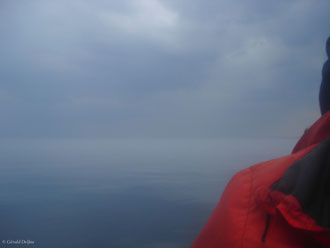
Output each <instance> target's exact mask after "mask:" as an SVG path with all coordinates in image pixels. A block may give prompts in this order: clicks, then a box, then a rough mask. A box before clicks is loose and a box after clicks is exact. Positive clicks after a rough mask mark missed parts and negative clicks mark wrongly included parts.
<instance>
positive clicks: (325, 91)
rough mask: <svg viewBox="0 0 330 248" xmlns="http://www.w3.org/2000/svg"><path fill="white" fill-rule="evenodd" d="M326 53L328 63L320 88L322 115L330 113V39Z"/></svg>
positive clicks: (326, 62) (323, 72) (325, 64)
mask: <svg viewBox="0 0 330 248" xmlns="http://www.w3.org/2000/svg"><path fill="white" fill-rule="evenodd" d="M325 49H326V52H327V55H328V59H327V61H325V63H324V65H323V69H322V83H321V87H320V94H319V100H320V108H321V114H322V115H323V114H325V113H326V112H328V111H330V62H329V57H330V37H329V38H328V40H327V43H326V48H325Z"/></svg>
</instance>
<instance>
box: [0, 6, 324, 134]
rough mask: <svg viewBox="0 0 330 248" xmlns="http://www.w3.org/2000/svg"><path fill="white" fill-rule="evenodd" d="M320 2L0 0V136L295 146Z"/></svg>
mask: <svg viewBox="0 0 330 248" xmlns="http://www.w3.org/2000/svg"><path fill="white" fill-rule="evenodd" d="M329 9H330V2H329V1H325V0H317V1H298V0H297V1H284V0H283V1H261V0H258V1H243V0H241V1H232V0H228V1H218V0H217V1H215V0H208V1H203V0H189V1H188V0H179V1H178V0H176V1H174V0H167V1H161V0H134V1H133V0H131V1H126V0H122V1H106V0H93V1H87V0H81V1H73V0H72V1H65V0H57V1H50V0H2V1H1V3H0V32H1V39H0V53H1V59H0V113H1V115H0V137H2V138H27V137H31V138H56V137H60V138H112V137H116V138H118V137H123V138H127V137H146V138H166V137H170V138H176V137H177V138H190V137H191V138H212V137H214V138H221V137H295V136H299V135H300V134H301V133H302V132H303V130H304V129H305V128H306V127H308V126H309V125H311V124H312V123H313V122H314V121H315V120H316V118H318V117H319V116H320V113H319V107H318V90H319V85H320V82H321V68H322V65H323V62H324V61H325V58H326V55H325V41H326V39H327V37H328V36H329V35H330V29H329V23H330V15H329Z"/></svg>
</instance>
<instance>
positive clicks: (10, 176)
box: [0, 139, 296, 248]
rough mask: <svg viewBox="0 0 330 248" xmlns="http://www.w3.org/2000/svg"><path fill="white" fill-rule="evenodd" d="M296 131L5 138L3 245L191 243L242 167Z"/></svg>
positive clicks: (164, 247)
mask: <svg viewBox="0 0 330 248" xmlns="http://www.w3.org/2000/svg"><path fill="white" fill-rule="evenodd" d="M295 142H296V139H268V140H267V139H262V140H261V139H254V140H252V139H249V140H248V139H245V140H243V139H223V140H196V139H192V140H165V139H164V140H153V139H149V140H148V139H146V140H138V139H135V140H130V139H118V140H1V141H0V165H1V166H0V185H1V187H0V242H2V240H5V241H4V242H11V241H16V240H22V241H21V242H23V241H24V240H26V241H27V240H30V241H32V242H34V243H35V244H34V245H33V244H30V245H29V246H27V245H25V246H24V245H23V246H22V244H21V245H19V244H17V245H14V244H0V246H1V247H12V248H13V247H21V248H22V247H40V248H51V247H54V248H58V247H62V248H66V247H70V248H71V247H79V248H84V247H88V248H90V247H97V248H102V247H104V248H109V247H115V248H116V247H118V248H121V247H134V248H136V247H138V248H140V247H141V248H144V247H145V248H149V247H150V248H151V247H155V248H169V247H171V248H178V247H188V246H189V245H190V244H191V242H192V241H193V240H194V238H195V237H196V235H197V234H198V233H199V232H200V231H201V229H202V227H203V225H204V224H205V222H206V220H207V219H208V217H209V215H210V214H211V212H212V210H213V209H214V207H215V206H216V204H217V202H218V200H219V198H220V196H221V193H222V191H223V189H224V186H225V185H226V183H227V182H228V180H229V179H230V178H231V176H232V175H233V174H234V173H235V172H237V171H238V170H240V169H242V168H245V167H247V166H250V165H252V164H254V163H256V162H261V161H264V160H269V159H272V158H276V157H278V156H282V155H284V154H287V153H290V151H291V150H292V147H293V146H294V144H295Z"/></svg>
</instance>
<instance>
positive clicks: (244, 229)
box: [241, 168, 253, 248]
mask: <svg viewBox="0 0 330 248" xmlns="http://www.w3.org/2000/svg"><path fill="white" fill-rule="evenodd" d="M249 171H250V190H249V200H248V211H247V213H246V219H245V222H244V226H243V233H242V240H241V247H242V248H243V247H244V240H245V236H246V229H247V223H248V220H249V215H250V213H251V197H252V184H253V173H252V169H251V168H249Z"/></svg>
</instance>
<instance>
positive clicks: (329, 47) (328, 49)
mask: <svg viewBox="0 0 330 248" xmlns="http://www.w3.org/2000/svg"><path fill="white" fill-rule="evenodd" d="M325 49H326V51H327V55H328V59H329V58H330V37H329V38H328V40H327V44H326V48H325Z"/></svg>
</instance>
